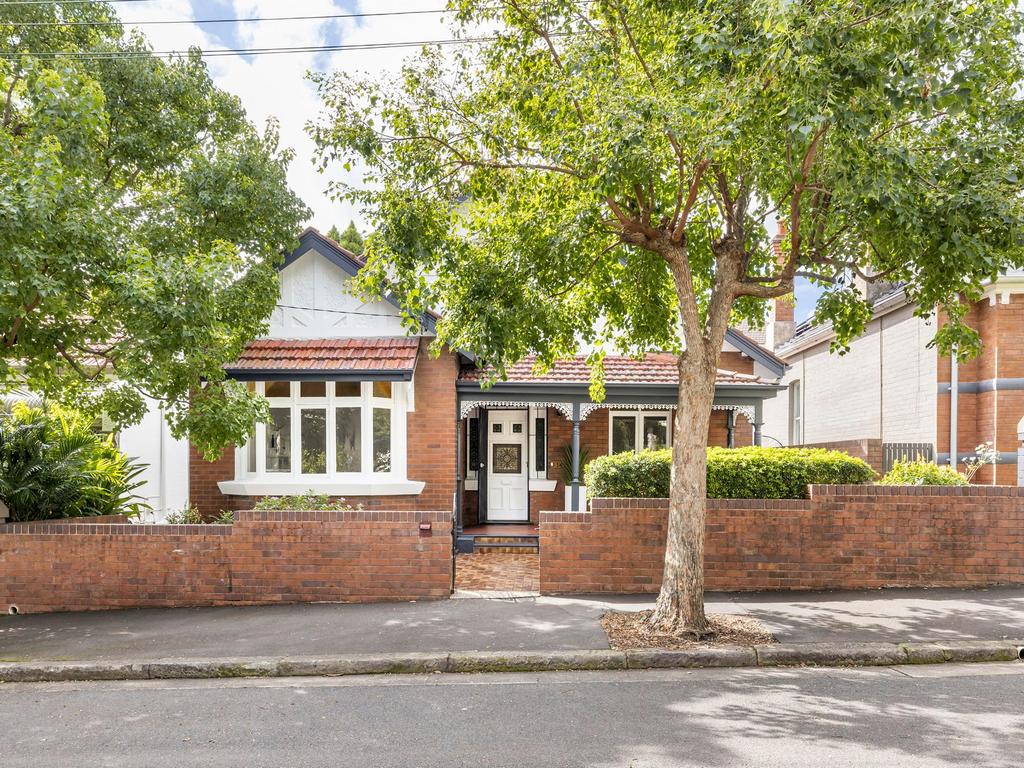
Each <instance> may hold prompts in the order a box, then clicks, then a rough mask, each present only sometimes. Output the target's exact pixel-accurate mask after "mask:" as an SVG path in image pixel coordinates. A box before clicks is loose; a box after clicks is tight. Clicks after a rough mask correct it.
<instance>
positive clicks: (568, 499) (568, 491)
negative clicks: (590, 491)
mask: <svg viewBox="0 0 1024 768" xmlns="http://www.w3.org/2000/svg"><path fill="white" fill-rule="evenodd" d="M586 508H587V487H586V486H585V485H581V486H580V504H579V509H573V508H572V486H571V485H567V486H566V487H565V511H566V512H580V511H582V510H584V509H586Z"/></svg>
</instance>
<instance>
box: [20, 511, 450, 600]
mask: <svg viewBox="0 0 1024 768" xmlns="http://www.w3.org/2000/svg"><path fill="white" fill-rule="evenodd" d="M238 518H239V519H238V521H237V522H236V523H235V524H234V525H88V524H80V525H68V524H61V525H48V524H27V525H25V524H12V525H6V526H0V608H4V609H6V608H7V607H8V606H10V605H17V606H18V609H19V611H21V612H23V613H38V612H47V611H88V610H101V609H108V608H132V607H189V606H201V605H250V604H267V603H297V602H314V601H335V602H356V603H358V602H371V601H381V600H417V599H426V598H442V597H447V596H448V595H449V593H450V588H451V580H452V553H451V549H452V539H451V530H452V526H451V513H450V512H382V511H361V512H287V511H285V512H240V513H239V514H238ZM421 521H429V522H430V523H431V525H432V528H433V530H432V531H431V533H430V535H429V536H421V535H420V530H419V524H420V522H421Z"/></svg>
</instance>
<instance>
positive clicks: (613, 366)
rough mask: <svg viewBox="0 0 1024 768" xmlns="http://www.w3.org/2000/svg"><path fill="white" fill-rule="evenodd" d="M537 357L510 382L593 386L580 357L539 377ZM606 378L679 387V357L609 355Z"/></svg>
mask: <svg viewBox="0 0 1024 768" xmlns="http://www.w3.org/2000/svg"><path fill="white" fill-rule="evenodd" d="M536 361H537V358H536V357H534V356H533V355H530V356H528V357H526V358H524V359H522V360H520V361H519V362H518V363H516V364H515V365H513V366H510V367H509V369H508V371H507V372H506V379H505V380H506V381H513V382H520V383H529V382H532V383H542V382H552V383H563V384H575V383H581V384H585V383H589V382H590V369H589V368H588V367H587V360H586V358H585V357H582V356H579V357H575V358H568V359H565V360H558V361H557V362H555V364H554V365H553V366H552V367H551V369H550V370H548V371H547V372H545V373H542V374H536V373H534V371H533V367H534V365H535V364H536ZM604 375H605V383H606V384H676V383H677V382H678V381H679V375H678V371H677V369H676V357H675V355H671V354H663V353H652V354H648V355H647V356H646V357H645V358H643V359H642V360H637V359H635V358H632V357H621V356H613V355H609V356H608V357H606V358H605V359H604ZM483 377H484V371H481V370H479V369H477V368H469V367H467V368H463V369H462V371H461V372H460V373H459V378H460V379H461V380H462V381H480V380H481V379H483ZM772 383H774V382H772V381H769V380H767V379H763V378H761V377H760V376H754V375H752V374H749V373H736V372H735V371H726V370H723V369H719V371H718V375H717V377H716V384H722V385H730V384H733V385H740V384H772Z"/></svg>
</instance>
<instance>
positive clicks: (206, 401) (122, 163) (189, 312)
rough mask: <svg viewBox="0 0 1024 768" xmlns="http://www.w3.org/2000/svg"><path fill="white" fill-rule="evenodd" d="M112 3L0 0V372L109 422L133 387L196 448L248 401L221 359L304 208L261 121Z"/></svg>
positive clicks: (228, 432) (235, 419)
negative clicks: (149, 39) (129, 27)
mask: <svg viewBox="0 0 1024 768" xmlns="http://www.w3.org/2000/svg"><path fill="white" fill-rule="evenodd" d="M116 20H117V19H116V16H115V14H114V13H113V11H112V10H111V9H110V6H108V5H107V4H105V3H88V4H85V3H82V4H60V3H35V4H21V5H14V4H12V5H5V6H3V7H2V8H0V40H2V41H3V44H2V46H0V47H2V49H3V54H2V55H0V211H2V213H0V349H2V356H0V387H4V388H11V387H21V388H25V387H27V388H29V389H31V390H33V391H35V392H37V393H39V394H40V395H43V396H46V397H47V398H50V399H54V400H58V401H61V402H64V403H73V404H75V405H76V406H77V407H79V408H84V409H87V410H92V411H101V410H102V411H105V412H107V413H108V414H109V415H110V416H111V417H112V418H113V419H114V420H115V421H116V422H118V423H122V424H123V423H130V422H133V421H136V420H138V419H139V418H141V415H142V413H143V412H144V410H145V407H146V405H145V401H144V399H143V398H144V396H150V397H152V398H155V399H156V400H158V401H161V402H162V403H163V408H164V411H165V413H166V415H167V418H168V420H169V422H170V424H171V427H172V429H173V431H174V433H175V434H176V435H178V436H184V435H186V434H187V435H188V436H189V437H190V438H191V439H192V441H193V443H195V444H196V445H197V446H199V447H200V448H201V449H203V450H204V451H205V452H207V453H208V454H214V453H216V452H217V450H218V449H219V448H221V447H222V446H224V445H225V444H226V443H229V442H232V441H237V440H244V439H245V436H246V435H247V433H248V431H249V430H250V429H251V425H252V423H253V419H255V418H262V417H263V415H264V408H265V404H264V403H262V401H260V400H259V399H257V398H255V396H253V395H251V394H250V393H249V392H248V391H247V390H246V389H245V388H244V387H243V386H241V385H238V384H237V383H234V382H228V381H225V380H224V374H223V371H222V366H223V364H224V363H225V362H227V361H229V360H232V359H234V358H235V357H237V356H238V354H239V353H240V352H241V350H242V348H243V346H244V344H245V343H246V342H248V341H249V340H251V339H252V338H253V337H255V336H257V335H259V334H260V333H262V332H263V331H264V329H265V321H266V318H267V317H269V315H270V313H271V312H272V310H273V308H274V304H275V302H276V301H277V295H278V291H277V277H276V270H275V268H274V262H275V260H277V259H278V258H280V256H281V254H282V253H283V252H284V251H285V250H287V249H289V248H290V247H292V245H293V243H294V242H295V240H296V236H297V233H298V227H299V224H300V223H301V222H302V220H303V219H305V218H306V217H307V215H308V211H307V209H306V207H305V206H304V205H303V204H302V202H301V201H300V200H299V199H298V198H296V196H295V195H294V194H292V192H291V191H290V190H289V188H288V185H287V182H286V178H285V174H286V170H287V166H288V163H289V162H290V160H291V154H290V152H288V151H285V150H282V149H281V148H280V147H279V146H278V134H277V129H276V126H274V125H273V124H271V125H269V126H268V127H267V128H266V130H265V131H263V132H259V131H257V130H256V129H255V128H254V126H253V125H252V124H250V123H249V122H248V121H247V119H246V116H245V113H244V111H243V109H242V107H241V105H240V104H239V102H238V100H237V99H236V98H235V97H233V96H231V95H229V94H227V93H225V92H223V91H221V90H219V89H217V88H216V87H214V85H213V83H212V82H211V79H210V77H209V74H208V73H207V71H206V67H205V65H204V64H203V62H202V60H201V58H200V56H199V54H198V52H193V53H191V54H190V55H188V56H186V57H179V58H174V59H172V60H170V61H166V60H161V59H159V58H157V57H154V56H152V55H150V54H149V52H148V51H149V49H148V47H147V44H146V42H145V40H144V39H142V38H141V37H140V36H138V35H137V34H134V33H133V34H131V35H129V36H125V35H124V33H123V31H122V29H121V28H120V26H118V25H117V24H116ZM59 21H62V22H68V23H67V24H63V23H57V22H59ZM112 22H113V23H112ZM54 52H58V54H57V55H54Z"/></svg>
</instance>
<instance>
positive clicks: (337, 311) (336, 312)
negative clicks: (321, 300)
mask: <svg viewBox="0 0 1024 768" xmlns="http://www.w3.org/2000/svg"><path fill="white" fill-rule="evenodd" d="M274 306H276V307H278V308H279V309H302V310H306V311H308V312H329V313H331V314H334V315H365V316H366V317H391V318H394V317H397V316H396V315H393V314H390V315H389V314H388V313H386V312H362V311H360V310H357V309H320V308H319V307H299V306H295V305H293V304H275V305H274Z"/></svg>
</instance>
